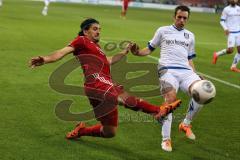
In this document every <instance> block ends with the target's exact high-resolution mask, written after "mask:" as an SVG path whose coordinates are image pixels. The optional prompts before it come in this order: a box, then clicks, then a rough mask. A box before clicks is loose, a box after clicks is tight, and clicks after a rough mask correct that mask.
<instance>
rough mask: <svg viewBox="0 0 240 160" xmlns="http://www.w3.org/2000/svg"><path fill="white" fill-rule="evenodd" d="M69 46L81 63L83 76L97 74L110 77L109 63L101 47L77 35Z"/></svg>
mask: <svg viewBox="0 0 240 160" xmlns="http://www.w3.org/2000/svg"><path fill="white" fill-rule="evenodd" d="M69 46H71V47H73V48H74V49H75V50H74V53H73V54H74V55H75V56H76V57H77V59H78V60H79V62H80V63H81V66H82V69H83V72H84V75H85V77H88V76H90V75H93V74H96V73H97V74H99V75H101V76H104V77H108V78H110V77H111V75H110V64H109V63H108V61H107V57H106V55H105V54H104V52H103V51H102V50H101V47H100V46H99V45H98V44H96V43H94V42H92V41H90V40H89V39H88V38H87V37H85V36H78V37H77V38H75V39H74V40H73V41H72V42H71V43H70V44H69Z"/></svg>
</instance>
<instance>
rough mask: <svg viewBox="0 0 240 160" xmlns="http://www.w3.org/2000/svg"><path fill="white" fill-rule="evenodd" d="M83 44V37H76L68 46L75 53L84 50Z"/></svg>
mask: <svg viewBox="0 0 240 160" xmlns="http://www.w3.org/2000/svg"><path fill="white" fill-rule="evenodd" d="M84 44H85V40H84V37H82V36H78V37H76V38H75V39H74V40H73V41H72V42H70V43H69V45H68V46H71V47H73V48H74V50H75V51H79V50H81V49H83V48H84Z"/></svg>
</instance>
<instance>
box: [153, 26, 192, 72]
mask: <svg viewBox="0 0 240 160" xmlns="http://www.w3.org/2000/svg"><path fill="white" fill-rule="evenodd" d="M156 47H160V48H161V51H160V59H159V66H164V67H167V68H172V69H174V68H176V69H178V68H179V69H181V68H182V69H184V68H186V69H192V67H191V66H190V65H189V61H188V60H190V59H192V58H194V57H195V56H196V54H195V38H194V34H193V33H192V32H190V31H188V30H186V29H181V30H178V29H177V28H176V27H175V26H174V25H171V26H164V27H160V28H159V29H158V30H157V31H156V33H155V35H154V37H153V39H152V40H151V41H150V42H149V45H148V48H149V49H150V50H153V49H154V48H156Z"/></svg>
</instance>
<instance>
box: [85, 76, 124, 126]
mask: <svg viewBox="0 0 240 160" xmlns="http://www.w3.org/2000/svg"><path fill="white" fill-rule="evenodd" d="M105 78H106V77H105ZM105 80H107V78H106V79H105ZM109 82H110V83H105V82H104V83H103V82H101V81H99V80H95V81H94V82H87V83H85V93H86V95H87V96H88V99H89V101H90V103H91V105H92V106H93V109H94V114H95V117H96V119H97V120H98V121H100V122H101V123H102V125H110V126H117V124H118V109H117V105H118V101H117V98H118V95H119V94H121V93H123V87H122V86H121V85H113V84H111V81H109Z"/></svg>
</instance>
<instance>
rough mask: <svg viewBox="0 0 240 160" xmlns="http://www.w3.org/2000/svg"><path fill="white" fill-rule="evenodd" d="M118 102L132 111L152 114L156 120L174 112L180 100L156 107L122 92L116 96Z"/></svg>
mask: <svg viewBox="0 0 240 160" xmlns="http://www.w3.org/2000/svg"><path fill="white" fill-rule="evenodd" d="M118 101H119V103H120V104H121V105H124V106H125V107H126V108H129V109H131V110H134V111H139V110H140V111H142V112H144V113H148V114H152V115H154V116H155V118H156V119H160V118H163V117H165V116H166V115H167V114H169V113H171V112H172V111H173V110H175V109H176V108H177V107H178V106H179V105H180V103H181V101H180V100H175V101H173V102H172V103H169V104H166V103H164V104H162V105H161V106H156V105H152V104H150V103H148V102H147V101H145V100H143V99H140V98H138V97H135V96H131V95H129V94H128V93H127V92H125V91H124V92H123V93H121V94H120V95H119V96H118Z"/></svg>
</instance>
